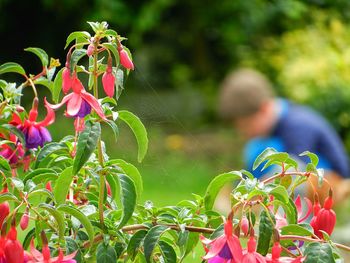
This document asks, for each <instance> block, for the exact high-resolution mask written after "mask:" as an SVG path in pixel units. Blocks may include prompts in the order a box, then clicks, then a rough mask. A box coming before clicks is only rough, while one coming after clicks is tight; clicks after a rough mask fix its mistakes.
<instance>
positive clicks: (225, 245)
mask: <svg viewBox="0 0 350 263" xmlns="http://www.w3.org/2000/svg"><path fill="white" fill-rule="evenodd" d="M201 241H202V243H203V244H205V245H206V246H207V247H208V253H207V254H206V255H205V256H204V257H203V259H205V260H208V262H210V263H219V262H220V263H221V262H222V263H236V262H241V260H242V257H243V255H242V247H241V243H240V242H239V239H238V237H237V236H235V235H234V234H233V233H232V220H231V219H228V220H227V221H226V222H225V223H224V234H223V235H222V236H219V237H218V238H216V239H214V240H209V239H206V238H204V237H201Z"/></svg>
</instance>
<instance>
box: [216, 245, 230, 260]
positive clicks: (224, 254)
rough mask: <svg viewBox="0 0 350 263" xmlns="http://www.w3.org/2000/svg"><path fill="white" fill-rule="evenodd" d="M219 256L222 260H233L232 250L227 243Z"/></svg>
mask: <svg viewBox="0 0 350 263" xmlns="http://www.w3.org/2000/svg"><path fill="white" fill-rule="evenodd" d="M219 256H220V257H221V258H224V259H232V254H231V250H230V248H229V246H228V244H227V243H226V244H225V245H224V247H223V248H222V249H221V251H220V252H219Z"/></svg>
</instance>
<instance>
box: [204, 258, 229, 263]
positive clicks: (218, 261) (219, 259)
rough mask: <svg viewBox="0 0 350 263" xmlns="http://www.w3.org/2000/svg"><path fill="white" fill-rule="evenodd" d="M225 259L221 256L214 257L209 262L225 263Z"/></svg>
mask: <svg viewBox="0 0 350 263" xmlns="http://www.w3.org/2000/svg"><path fill="white" fill-rule="evenodd" d="M225 261H226V260H225V259H224V258H222V257H219V256H216V257H213V258H211V259H209V260H208V263H225Z"/></svg>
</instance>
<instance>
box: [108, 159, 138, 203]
mask: <svg viewBox="0 0 350 263" xmlns="http://www.w3.org/2000/svg"><path fill="white" fill-rule="evenodd" d="M111 163H113V164H116V165H117V166H119V167H120V168H121V169H122V170H123V171H124V173H125V174H126V175H127V176H129V177H130V178H131V179H132V180H133V181H134V183H135V188H136V193H137V198H140V197H141V195H142V192H143V182H142V176H141V174H140V172H139V170H138V169H137V168H136V167H135V166H134V165H132V164H131V163H128V162H126V161H124V160H122V159H114V160H111V161H109V162H108V163H107V164H111Z"/></svg>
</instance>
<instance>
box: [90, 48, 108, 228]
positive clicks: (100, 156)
mask: <svg viewBox="0 0 350 263" xmlns="http://www.w3.org/2000/svg"><path fill="white" fill-rule="evenodd" d="M93 56H94V70H93V72H92V74H93V78H94V86H93V91H94V96H95V98H96V99H98V82H97V70H98V65H97V54H94V55H93ZM97 156H98V162H99V163H100V165H101V167H103V166H104V160H103V153H102V141H101V136H100V137H99V138H98V143H97ZM99 174H100V191H99V196H98V212H99V218H100V224H101V227H102V229H105V225H104V216H103V197H104V191H105V176H104V173H102V172H100V173H99Z"/></svg>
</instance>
